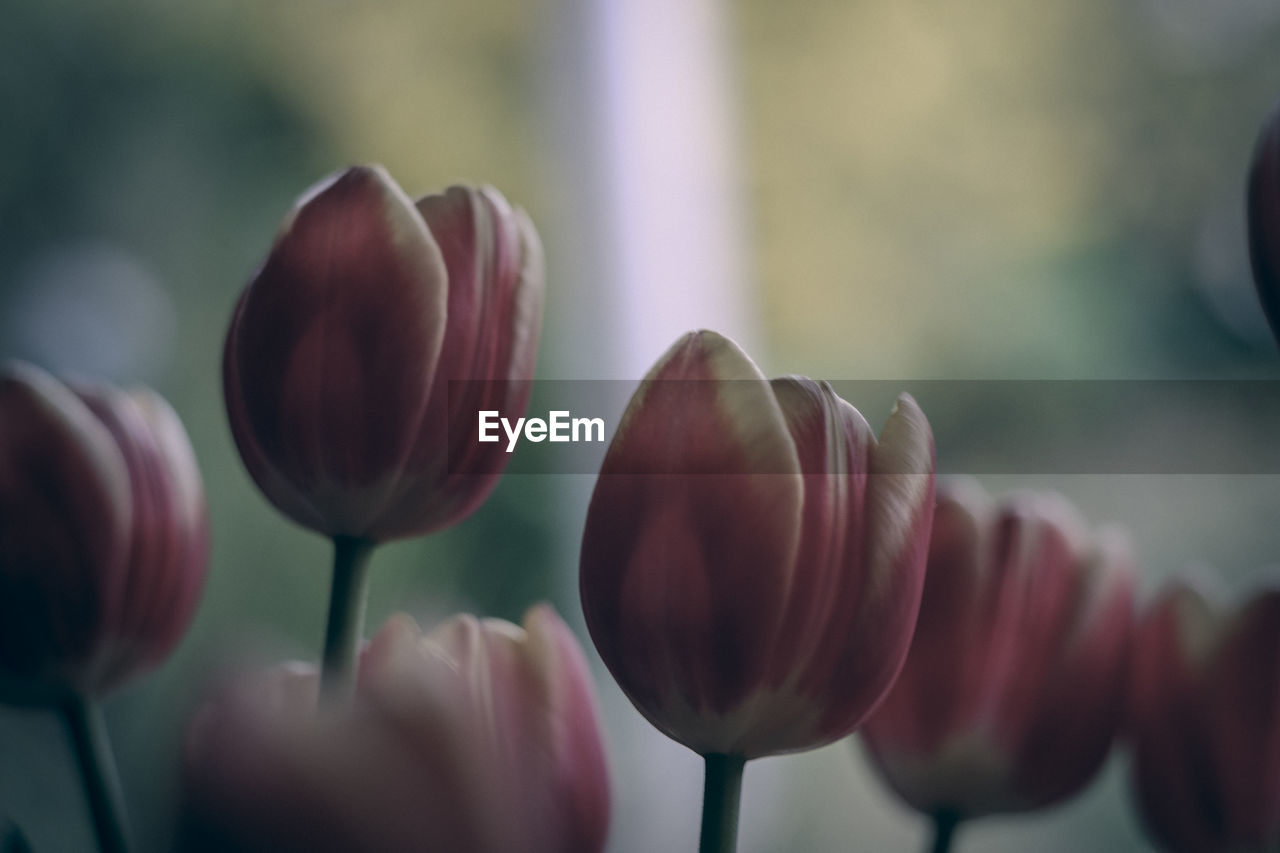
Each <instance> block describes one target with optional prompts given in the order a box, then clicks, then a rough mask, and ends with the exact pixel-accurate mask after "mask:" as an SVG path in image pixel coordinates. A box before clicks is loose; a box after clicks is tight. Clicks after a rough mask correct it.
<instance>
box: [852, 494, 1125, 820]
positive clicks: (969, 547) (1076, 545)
mask: <svg viewBox="0 0 1280 853" xmlns="http://www.w3.org/2000/svg"><path fill="white" fill-rule="evenodd" d="M1132 623H1133V570H1132V565H1131V560H1130V557H1129V553H1128V548H1127V545H1126V544H1125V542H1124V540H1123V538H1122V537H1120V536H1119V535H1118V534H1117V533H1116V532H1115V531H1113V530H1112V531H1102V532H1100V533H1099V534H1097V535H1092V536H1091V535H1089V533H1088V532H1087V528H1086V526H1085V524H1084V522H1083V520H1082V519H1080V517H1079V516H1078V514H1077V513H1076V511H1075V510H1074V508H1072V507H1071V506H1070V505H1069V504H1068V503H1067V502H1066V501H1065V500H1063V499H1062V498H1060V497H1058V496H1056V495H1047V494H1026V493H1024V494H1018V495H1015V496H1013V497H1011V498H1010V499H1008V500H1007V501H1005V502H1004V503H1003V504H1002V505H1000V506H994V505H993V504H992V503H991V501H990V499H989V498H988V497H987V496H986V494H985V493H983V492H982V490H981V489H980V488H979V487H978V486H977V485H976V484H973V483H968V482H962V483H957V484H953V485H951V486H947V487H944V488H942V489H940V490H939V497H938V506H937V511H936V513H935V515H934V525H933V539H932V541H931V543H930V546H929V569H928V574H927V575H926V578H925V589H924V600H923V603H922V604H921V606H920V620H919V623H918V624H917V626H916V635H915V639H914V640H913V641H912V645H911V651H910V653H909V654H908V655H907V662H906V665H905V666H904V667H903V669H902V674H901V676H900V677H899V679H898V682H897V683H896V684H895V685H894V687H893V689H892V690H891V691H890V692H889V696H888V698H886V699H885V701H884V704H883V705H881V706H880V708H879V709H878V710H877V711H876V712H875V714H874V715H873V716H872V718H871V719H870V720H869V721H868V722H867V725H866V726H865V727H864V729H863V732H864V736H865V739H866V744H867V746H868V748H869V750H870V753H871V756H872V758H873V760H874V763H875V765H876V766H877V767H878V768H879V770H880V772H881V773H882V775H883V776H884V778H885V780H886V781H887V782H888V783H889V785H890V787H892V788H893V789H894V791H896V792H897V793H898V794H899V796H901V797H902V798H903V799H904V800H906V801H907V802H908V803H909V804H910V805H911V806H912V807H913V808H916V809H918V810H919V811H921V812H924V813H925V814H928V815H932V816H934V817H935V818H938V819H939V820H940V821H944V820H949V821H954V820H959V819H965V818H970V817H976V816H981V815H985V814H991V813H995V812H1017V811H1025V810H1029V809H1036V808H1040V807H1043V806H1047V805H1049V804H1051V803H1055V802H1058V801H1060V800H1062V799H1064V798H1066V797H1068V796H1069V795H1071V794H1073V793H1075V792H1076V791H1078V790H1080V789H1081V788H1082V787H1083V786H1084V785H1085V784H1086V783H1087V782H1088V781H1089V780H1090V779H1091V778H1092V777H1093V775H1094V774H1095V773H1096V771H1097V770H1098V769H1099V767H1100V766H1101V764H1102V762H1103V760H1104V759H1105V757H1106V755H1107V751H1108V749H1109V747H1110V744H1111V741H1112V738H1113V736H1114V733H1115V731H1116V729H1117V727H1118V725H1119V723H1120V719H1121V716H1122V712H1123V706H1124V694H1123V691H1124V679H1125V675H1126V673H1127V668H1126V667H1127V653H1128V648H1129V642H1130V635H1131V633H1132Z"/></svg>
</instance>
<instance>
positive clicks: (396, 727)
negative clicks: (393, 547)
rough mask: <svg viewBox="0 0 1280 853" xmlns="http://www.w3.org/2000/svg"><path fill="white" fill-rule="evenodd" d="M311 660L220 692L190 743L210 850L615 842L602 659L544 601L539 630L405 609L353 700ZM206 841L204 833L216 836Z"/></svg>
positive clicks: (372, 647)
mask: <svg viewBox="0 0 1280 853" xmlns="http://www.w3.org/2000/svg"><path fill="white" fill-rule="evenodd" d="M317 692H318V687H317V674H316V671H315V669H314V668H313V667H306V666H304V665H300V664H295V665H292V666H290V667H286V668H282V669H280V670H277V671H276V672H275V673H274V674H272V675H271V676H270V677H269V678H268V679H266V680H265V681H264V680H261V679H260V680H259V681H258V682H257V683H251V684H247V685H243V686H242V687H241V688H240V689H239V690H237V691H234V692H232V693H231V694H230V695H229V696H228V697H225V698H224V699H223V700H222V701H220V702H215V703H214V704H212V705H210V706H208V707H206V708H205V709H204V710H203V711H202V712H201V714H200V716H198V717H197V719H196V721H195V722H194V723H193V725H192V728H191V732H190V737H189V744H188V750H187V773H186V776H187V789H188V794H189V798H188V799H189V803H188V805H189V809H188V811H189V814H188V824H189V825H188V827H187V835H188V840H189V841H190V842H191V843H192V844H193V845H195V847H196V848H198V849H210V850H224V849H235V850H246V851H257V850H263V851H266V850H270V851H329V850H332V851H344V853H348V852H349V851H370V853H373V851H377V853H400V851H405V853H408V851H414V853H433V851H439V853H453V851H469V853H507V851H513V850H519V851H527V853H599V851H600V850H602V849H603V848H604V842H605V836H606V833H607V829H608V814H609V783H608V772H607V767H606V763H605V755H604V747H603V743H602V738H601V734H600V726H599V715H598V712H597V709H596V702H595V698H594V692H593V688H592V685H591V678H590V674H589V672H588V670H587V665H586V660H585V658H584V657H583V655H582V650H581V649H580V648H579V646H578V644H577V641H576V640H575V639H574V638H573V634H572V633H571V632H570V631H569V629H568V627H567V626H565V624H564V623H563V622H562V621H561V620H560V618H559V617H558V616H556V614H555V612H554V611H553V610H551V609H550V608H549V607H546V606H539V607H535V608H533V609H532V610H530V611H529V613H528V614H527V615H526V616H525V620H524V628H523V629H522V628H520V627H517V626H515V625H512V624H510V623H508V622H503V621H500V620H484V621H477V620H476V619H473V618H472V617H470V616H458V617H455V618H454V619H452V620H450V621H449V622H447V623H445V624H444V625H442V626H440V627H439V628H437V629H436V630H435V631H433V632H432V633H431V634H429V635H427V636H425V637H424V636H423V635H422V634H421V632H420V631H419V630H418V628H417V626H416V625H415V624H414V623H413V621H412V620H410V619H409V618H408V617H406V616H395V617H392V619H391V620H390V621H389V622H388V623H387V624H386V626H384V627H383V629H382V630H381V631H380V632H379V633H378V634H377V636H375V637H374V639H373V640H372V641H371V643H370V644H369V645H368V647H367V648H366V649H365V651H364V654H363V656H362V659H361V665H360V673H359V679H358V682H357V689H356V694H355V697H354V700H353V702H352V703H351V704H350V705H346V706H341V707H331V706H326V707H322V708H321V709H320V710H319V711H318V712H317V711H316V697H317ZM201 845H205V846H204V847H202V846H201Z"/></svg>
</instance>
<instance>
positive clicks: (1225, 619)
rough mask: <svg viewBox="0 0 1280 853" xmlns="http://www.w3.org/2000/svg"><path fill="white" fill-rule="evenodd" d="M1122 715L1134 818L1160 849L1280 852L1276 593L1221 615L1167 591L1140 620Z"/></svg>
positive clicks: (1181, 591)
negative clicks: (1126, 716)
mask: <svg viewBox="0 0 1280 853" xmlns="http://www.w3.org/2000/svg"><path fill="white" fill-rule="evenodd" d="M1129 709H1130V728H1131V731H1130V733H1129V736H1130V740H1131V741H1132V747H1133V761H1132V767H1133V779H1134V784H1135V788H1136V793H1137V800H1138V805H1139V811H1140V812H1141V814H1142V818H1143V822H1144V823H1145V825H1146V827H1147V829H1148V831H1149V832H1150V833H1151V835H1152V836H1153V837H1154V838H1155V839H1156V840H1157V841H1158V842H1159V844H1160V846H1161V847H1162V848H1163V849H1167V850H1173V851H1179V853H1183V851H1185V853H1212V851H1233V853H1236V851H1239V853H1244V851H1259V853H1261V851H1268V850H1276V849H1280V591H1278V590H1269V591H1266V592H1263V593H1261V594H1259V595H1257V596H1256V597H1254V598H1253V599H1251V600H1249V601H1247V602H1246V603H1244V604H1243V606H1240V607H1236V608H1225V607H1219V606H1217V605H1216V604H1213V603H1210V602H1209V601H1208V600H1206V599H1205V597H1203V596H1202V595H1201V594H1200V593H1199V592H1197V591H1196V590H1195V589H1193V588H1192V587H1190V586H1188V585H1186V584H1182V583H1179V584H1173V585H1171V586H1170V587H1169V588H1167V589H1166V590H1165V591H1164V592H1163V593H1162V594H1161V595H1160V597H1159V598H1158V599H1157V600H1156V601H1155V602H1154V603H1153V604H1152V605H1151V606H1150V608H1149V609H1148V611H1147V613H1146V615H1145V617H1144V618H1143V620H1142V626H1141V628H1140V630H1139V633H1138V639H1137V643H1136V646H1135V651H1134V666H1133V678H1132V682H1131V688H1130V696H1129Z"/></svg>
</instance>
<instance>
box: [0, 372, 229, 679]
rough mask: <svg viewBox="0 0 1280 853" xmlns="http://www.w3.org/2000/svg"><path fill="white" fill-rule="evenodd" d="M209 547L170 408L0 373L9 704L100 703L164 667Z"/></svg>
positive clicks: (195, 594) (186, 448) (196, 483)
mask: <svg viewBox="0 0 1280 853" xmlns="http://www.w3.org/2000/svg"><path fill="white" fill-rule="evenodd" d="M208 546H209V539H208V524H207V518H206V511H205V503H204V492H203V488H202V486H201V481H200V472H199V469H198V468H197V466H196V460H195V456H194V454H193V453H192V450H191V445H190V443H189V442H188V439H187V435H186V432H185V430H184V429H183V427H182V423H181V422H180V421H179V420H178V417H177V415H175V414H174V412H173V410H172V409H171V408H169V406H168V404H167V403H165V402H164V400H162V399H161V398H160V397H158V396H156V395H155V394H153V393H151V392H150V391H145V390H137V391H131V392H127V393H126V392H123V391H119V390H116V389H112V388H106V387H95V386H88V385H71V386H68V385H66V384H63V383H62V382H60V381H58V380H57V379H55V378H53V377H52V376H50V375H49V374H47V373H45V372H44V371H42V370H39V369H37V368H34V367H31V366H29V365H20V364H11V365H9V366H7V367H4V368H0V700H4V701H11V702H18V703H52V702H56V701H59V700H61V699H64V698H66V697H67V696H68V695H80V696H92V695H97V694H101V693H102V692H104V691H106V690H108V689H110V688H112V687H114V686H116V685H118V684H120V683H122V682H124V681H126V680H128V679H129V678H130V677H132V676H133V675H136V674H138V673H139V672H141V671H143V670H146V669H148V668H150V667H151V666H154V665H155V664H157V663H158V662H159V661H161V660H162V659H163V658H164V657H165V656H167V655H168V654H169V652H170V651H171V650H172V649H173V647H174V645H175V644H176V643H177V642H178V640H179V639H180V637H181V636H182V634H183V632H184V631H185V630H186V628H187V625H188V623H189V622H190V621H191V617H192V615H193V612H194V610H195V606H196V603H197V600H198V598H199V595H200V590H201V588H202V586H203V583H204V575H205V567H206V563H207V559H208Z"/></svg>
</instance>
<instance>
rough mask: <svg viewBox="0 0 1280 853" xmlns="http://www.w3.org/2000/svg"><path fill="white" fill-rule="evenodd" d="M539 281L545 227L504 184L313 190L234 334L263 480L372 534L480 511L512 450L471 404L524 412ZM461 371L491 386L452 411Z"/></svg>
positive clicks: (235, 410) (245, 423) (248, 451)
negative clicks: (503, 190) (491, 438)
mask: <svg viewBox="0 0 1280 853" xmlns="http://www.w3.org/2000/svg"><path fill="white" fill-rule="evenodd" d="M542 287H543V273H542V252H541V247H540V244H539V242H538V236H537V233H536V232H535V231H534V229H533V225H532V224H531V223H530V222H529V219H528V217H526V216H525V215H524V213H523V212H522V211H519V210H513V209H512V208H511V207H510V206H509V205H508V204H507V202H506V200H505V199H503V198H502V196H501V195H499V194H498V193H497V192H496V191H495V190H493V189H490V188H487V187H486V188H482V189H470V188H466V187H453V188H452V189H450V190H448V191H447V192H446V193H445V194H443V195H434V196H427V197H425V198H422V199H420V200H419V201H418V202H417V203H416V205H415V203H414V202H412V201H410V200H409V198H408V197H407V196H405V195H404V193H403V192H402V191H401V190H400V188H399V187H398V186H396V184H395V183H394V182H393V181H392V180H391V178H390V177H389V176H388V175H387V174H386V172H384V171H383V170H382V169H381V168H379V167H367V168H352V169H349V170H348V171H346V172H344V173H342V174H341V175H338V176H336V177H332V178H329V179H326V180H325V181H323V182H321V183H320V184H319V185H317V186H316V187H314V188H312V189H311V190H310V191H308V192H307V193H306V194H305V195H304V196H303V197H302V198H301V199H300V200H299V202H298V204H297V206H296V207H295V208H294V210H293V212H292V213H291V214H290V215H289V217H288V218H287V220H286V221H285V224H284V227H283V229H282V231H281V233H280V235H279V237H277V239H276V243H275V246H274V247H273V248H272V250H271V254H270V255H269V256H268V258H267V260H266V263H265V264H263V266H262V268H261V269H260V270H259V271H258V273H257V275H255V276H254V279H253V281H252V282H251V283H250V284H249V286H248V288H247V289H246V290H245V292H244V294H243V295H242V296H241V298H240V302H239V304H238V305H237V306H236V310H235V315H234V316H233V317H232V320H231V327H230V329H229V331H228V333H227V343H226V350H225V355H224V362H223V377H224V383H225V391H226V403H227V412H228V415H229V418H230V421H231V430H232V434H233V435H234V436H235V440H236V444H237V446H238V447H239V448H240V454H241V456H242V457H243V459H244V462H245V465H246V467H247V468H248V469H249V473H250V474H251V475H252V476H253V479H254V480H255V481H256V482H257V484H258V487H259V488H260V489H262V491H263V493H264V494H265V495H266V496H267V498H268V499H269V500H270V501H271V502H272V503H273V504H275V505H276V507H277V508H278V509H279V510H280V511H281V512H283V513H284V514H285V515H287V516H289V517H290V518H292V519H293V520H294V521H297V522H298V523H299V524H302V525H304V526H306V527H309V528H311V529H313V530H316V531H318V532H321V533H324V534H326V535H330V536H346V537H352V538H356V539H362V540H366V541H385V540H388V539H396V538H401V537H406V536H414V535H418V534H421V533H426V532H429V531H432V530H436V529H439V528H441V527H445V526H448V525H450V524H453V523H456V522H457V521H459V520H461V519H462V518H464V517H466V516H467V515H469V514H470V513H471V512H472V511H474V510H475V509H476V507H478V506H479V505H480V503H481V502H482V501H483V500H484V499H485V497H487V496H488V494H489V492H490V491H491V490H492V489H493V486H494V485H495V483H496V482H497V478H498V474H499V473H500V471H501V467H502V465H503V464H504V463H505V460H506V454H505V453H504V451H503V449H502V447H501V446H500V444H480V443H478V442H475V441H473V440H472V439H473V437H474V433H475V422H474V419H475V412H476V410H477V409H494V410H500V411H502V413H503V414H504V415H506V416H509V417H511V418H513V419H514V418H515V417H518V416H519V415H521V414H523V412H524V410H525V407H526V406H527V404H528V396H529V390H530V388H529V382H528V381H527V380H529V379H530V378H531V377H532V374H533V363H534V354H535V350H536V348H537V342H538V332H539V329H540V327H541V316H542ZM450 380H484V381H476V382H469V383H465V384H455V388H454V392H455V399H454V400H453V401H452V405H451V401H450V396H449V385H450ZM468 412H469V413H470V414H469V415H468V414H467V413H468ZM455 420H456V421H457V422H456V423H455V422H452V421H455Z"/></svg>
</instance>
